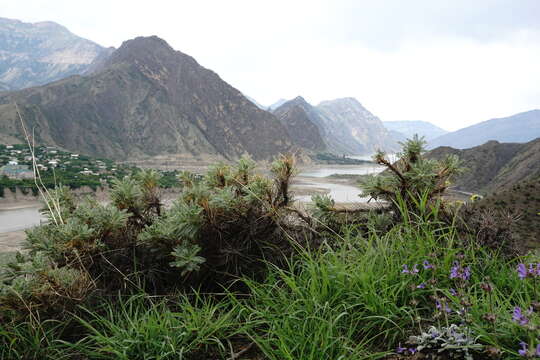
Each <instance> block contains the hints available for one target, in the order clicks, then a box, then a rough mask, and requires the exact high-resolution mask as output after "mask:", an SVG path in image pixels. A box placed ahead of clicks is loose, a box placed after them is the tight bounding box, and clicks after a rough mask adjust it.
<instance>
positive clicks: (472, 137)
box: [428, 110, 540, 149]
mask: <svg viewBox="0 0 540 360" xmlns="http://www.w3.org/2000/svg"><path fill="white" fill-rule="evenodd" d="M537 137H540V110H531V111H527V112H523V113H519V114H516V115H512V116H509V117H505V118H499V119H491V120H487V121H484V122H481V123H479V124H476V125H472V126H469V127H466V128H463V129H460V130H457V131H454V132H451V133H448V134H445V135H442V136H439V137H437V138H435V139H433V140H431V141H430V142H429V143H428V148H430V149H434V148H436V147H438V146H451V147H453V148H457V149H466V148H470V147H473V146H478V145H482V144H484V143H485V142H487V141H490V140H496V141H500V142H516V143H524V142H527V141H531V140H533V139H536V138H537Z"/></svg>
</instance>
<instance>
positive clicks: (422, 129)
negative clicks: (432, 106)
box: [383, 120, 448, 141]
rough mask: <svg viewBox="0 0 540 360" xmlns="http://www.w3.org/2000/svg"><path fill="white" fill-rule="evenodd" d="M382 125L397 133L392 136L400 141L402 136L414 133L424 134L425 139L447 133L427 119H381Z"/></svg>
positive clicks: (410, 136)
mask: <svg viewBox="0 0 540 360" xmlns="http://www.w3.org/2000/svg"><path fill="white" fill-rule="evenodd" d="M383 125H384V127H385V128H387V129H388V131H390V132H394V131H395V132H397V133H399V134H396V135H397V136H396V135H394V138H396V137H399V138H398V139H396V140H399V141H402V140H403V138H405V139H410V138H412V137H413V136H414V134H418V135H420V136H424V137H425V139H426V140H431V139H434V138H436V137H439V136H441V135H444V134H446V133H448V131H446V130H444V129H441V128H440V127H438V126H435V125H433V124H432V123H430V122H427V121H413V120H410V121H383Z"/></svg>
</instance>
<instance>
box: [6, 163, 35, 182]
mask: <svg viewBox="0 0 540 360" xmlns="http://www.w3.org/2000/svg"><path fill="white" fill-rule="evenodd" d="M0 176H7V177H8V178H10V179H33V178H34V172H33V171H32V170H30V167H29V166H28V165H10V164H8V165H4V166H2V167H0Z"/></svg>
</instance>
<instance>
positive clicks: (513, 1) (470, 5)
mask: <svg viewBox="0 0 540 360" xmlns="http://www.w3.org/2000/svg"><path fill="white" fill-rule="evenodd" d="M0 16H2V17H8V18H15V19H20V20H23V21H31V22H36V21H44V20H50V21H55V22H58V23H60V24H62V25H64V26H66V27H67V28H68V29H70V30H71V31H72V32H73V33H75V34H77V35H79V36H82V37H85V38H88V39H90V40H93V41H95V42H97V43H99V44H101V45H103V46H114V47H118V46H120V45H121V43H122V41H124V40H127V39H130V38H133V37H136V36H141V35H158V36H159V37H162V38H163V39H165V40H166V41H167V42H169V44H171V46H172V47H174V48H175V49H177V50H180V51H182V52H185V53H187V54H189V55H192V56H193V57H195V58H196V59H197V60H198V61H199V63H200V64H201V65H203V66H205V67H207V68H210V69H212V70H214V71H215V72H217V73H218V74H219V75H220V76H221V77H222V78H223V79H224V80H225V81H227V82H229V83H230V84H231V85H233V86H234V87H236V88H238V89H239V90H241V91H242V92H243V93H245V94H247V95H249V96H251V97H253V98H255V99H256V100H257V101H259V102H260V103H262V104H265V105H269V104H270V103H273V102H275V101H276V100H277V99H278V98H293V97H295V96H297V95H302V96H303V97H304V98H306V100H308V101H309V102H311V103H312V104H317V103H318V102H319V101H321V100H329V99H334V98H338V97H345V96H352V97H355V98H357V99H358V100H359V101H360V102H361V103H362V104H363V105H364V106H365V107H366V108H367V109H368V110H370V111H371V112H373V113H374V114H375V115H377V116H379V117H380V118H381V119H382V120H427V121H430V122H433V123H435V124H437V125H439V126H441V127H443V128H445V129H447V130H455V129H458V128H461V127H464V126H468V125H471V124H473V123H476V122H479V121H483V120H487V119H490V118H494V117H503V116H508V115H512V114H515V113H518V112H521V111H526V110H531V109H538V108H540V0H371V1H367V0H365V1H363V0H325V1H322V0H321V1H319V0H306V1H304V0H288V1H285V0H284V1H282V0H266V1H259V0H215V1H210V0H192V1H184V0H168V1H166V0H145V1H142V0H141V1H139V0H127V1H124V0H84V1H81V0H0Z"/></svg>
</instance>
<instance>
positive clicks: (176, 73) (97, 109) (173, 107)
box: [0, 37, 295, 160]
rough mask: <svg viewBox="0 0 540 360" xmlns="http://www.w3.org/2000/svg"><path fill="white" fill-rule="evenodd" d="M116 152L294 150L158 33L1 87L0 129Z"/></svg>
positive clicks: (259, 155) (264, 116) (264, 118)
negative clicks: (69, 68)
mask: <svg viewBox="0 0 540 360" xmlns="http://www.w3.org/2000/svg"><path fill="white" fill-rule="evenodd" d="M15 103H17V104H18V106H19V108H20V109H21V113H22V114H23V117H24V119H25V121H26V123H27V126H28V127H29V128H30V129H34V133H35V134H36V140H37V141H38V143H42V144H49V145H56V146H59V147H61V148H65V149H68V150H72V151H78V152H82V153H86V154H90V155H97V156H104V157H109V158H114V159H138V158H140V157H145V156H151V157H153V156H158V155H163V154H183V155H188V156H194V157H197V156H202V155H209V156H212V157H215V158H222V159H233V158H238V157H240V156H242V155H245V154H249V155H251V156H252V157H253V158H254V159H256V160H261V159H268V158H270V157H272V156H274V155H276V154H278V153H281V152H289V151H293V150H294V148H295V147H294V144H293V142H292V140H291V138H290V137H289V135H288V134H287V131H286V130H285V128H284V127H283V126H282V125H281V123H280V122H279V121H278V120H277V119H276V118H275V116H273V115H272V114H270V113H268V112H266V111H263V110H260V109H259V108H257V107H256V106H255V105H253V104H252V103H251V102H250V101H249V100H248V99H246V98H245V97H244V96H243V95H242V94H241V93H240V92H239V91H238V90H236V89H235V88H233V87H232V86H230V85H228V84H227V83H226V82H224V81H223V80H221V78H220V77H219V76H218V75H217V74H216V73H214V72H213V71H211V70H208V69H205V68H203V67H202V66H200V65H199V64H198V63H197V61H195V59H193V58H192V57H190V56H188V55H186V54H184V53H181V52H179V51H175V50H173V49H172V48H171V47H170V46H169V45H168V44H167V43H166V42H165V41H164V40H162V39H159V38H157V37H139V38H136V39H133V40H128V41H126V42H124V43H123V44H122V46H121V47H120V48H119V49H118V50H116V51H114V52H113V53H112V54H111V55H110V56H109V57H108V58H107V59H106V60H105V61H103V63H102V64H101V65H100V66H98V67H97V68H96V69H94V71H93V72H92V73H91V74H89V75H86V76H71V77H68V78H65V79H63V80H60V81H57V82H53V83H50V84H47V85H44V86H39V87H33V88H28V89H24V90H20V91H14V92H8V93H0V133H3V134H5V135H8V136H11V137H19V138H20V136H21V127H20V124H19V120H18V119H17V116H16V114H15V108H14V104H15Z"/></svg>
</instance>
